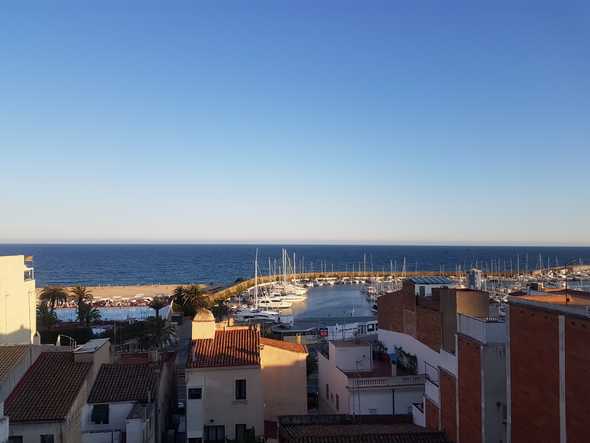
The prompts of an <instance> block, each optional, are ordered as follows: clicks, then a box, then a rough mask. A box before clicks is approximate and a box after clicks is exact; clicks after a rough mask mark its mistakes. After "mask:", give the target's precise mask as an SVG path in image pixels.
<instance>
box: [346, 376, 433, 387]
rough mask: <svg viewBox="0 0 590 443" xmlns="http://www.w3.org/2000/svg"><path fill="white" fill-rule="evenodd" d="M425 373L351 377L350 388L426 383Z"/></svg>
mask: <svg viewBox="0 0 590 443" xmlns="http://www.w3.org/2000/svg"><path fill="white" fill-rule="evenodd" d="M425 380H426V377H425V375H424V374H417V375H400V376H395V377H366V378H351V379H349V380H348V387H349V388H350V389H364V388H381V387H389V386H410V385H421V384H424V381H425Z"/></svg>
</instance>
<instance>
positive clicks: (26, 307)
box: [0, 255, 37, 344]
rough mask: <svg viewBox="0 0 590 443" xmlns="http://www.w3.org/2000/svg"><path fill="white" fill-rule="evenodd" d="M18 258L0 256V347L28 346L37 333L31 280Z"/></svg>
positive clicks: (18, 256) (33, 291) (33, 286)
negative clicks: (2, 345)
mask: <svg viewBox="0 0 590 443" xmlns="http://www.w3.org/2000/svg"><path fill="white" fill-rule="evenodd" d="M24 260H25V258H24V256H22V255H15V256H3V257H0V344H30V343H32V342H33V335H34V334H35V332H36V330H37V316H36V306H37V296H36V294H35V281H34V280H28V281H25V279H24V272H25V261H24Z"/></svg>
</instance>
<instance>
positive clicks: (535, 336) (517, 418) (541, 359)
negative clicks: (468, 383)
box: [459, 305, 569, 443]
mask: <svg viewBox="0 0 590 443" xmlns="http://www.w3.org/2000/svg"><path fill="white" fill-rule="evenodd" d="M510 374H511V392H512V442H513V443H521V442H537V441H539V442H558V441H559V324H558V317H557V315H556V314H553V313H549V312H545V311H541V310H536V309H534V308H527V307H523V306H517V305H511V306H510ZM568 413H569V411H568ZM459 426H460V427H462V425H461V422H460V423H459ZM462 443H463V442H462Z"/></svg>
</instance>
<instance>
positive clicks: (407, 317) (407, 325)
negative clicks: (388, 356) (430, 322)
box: [402, 309, 416, 337]
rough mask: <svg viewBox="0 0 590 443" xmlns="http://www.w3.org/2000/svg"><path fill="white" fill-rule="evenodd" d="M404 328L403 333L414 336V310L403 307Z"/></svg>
mask: <svg viewBox="0 0 590 443" xmlns="http://www.w3.org/2000/svg"><path fill="white" fill-rule="evenodd" d="M403 318H404V328H403V331H402V332H403V333H404V334H408V335H411V336H412V337H416V311H413V310H410V309H404V312H403Z"/></svg>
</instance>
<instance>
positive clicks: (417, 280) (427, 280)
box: [409, 277, 454, 285]
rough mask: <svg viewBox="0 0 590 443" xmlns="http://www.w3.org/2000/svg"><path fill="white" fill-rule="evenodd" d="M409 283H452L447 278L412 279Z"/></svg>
mask: <svg viewBox="0 0 590 443" xmlns="http://www.w3.org/2000/svg"><path fill="white" fill-rule="evenodd" d="M409 281H410V282H412V283H414V284H415V285H452V284H453V283H454V282H453V280H451V279H449V278H447V277H412V278H410V279H409Z"/></svg>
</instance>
